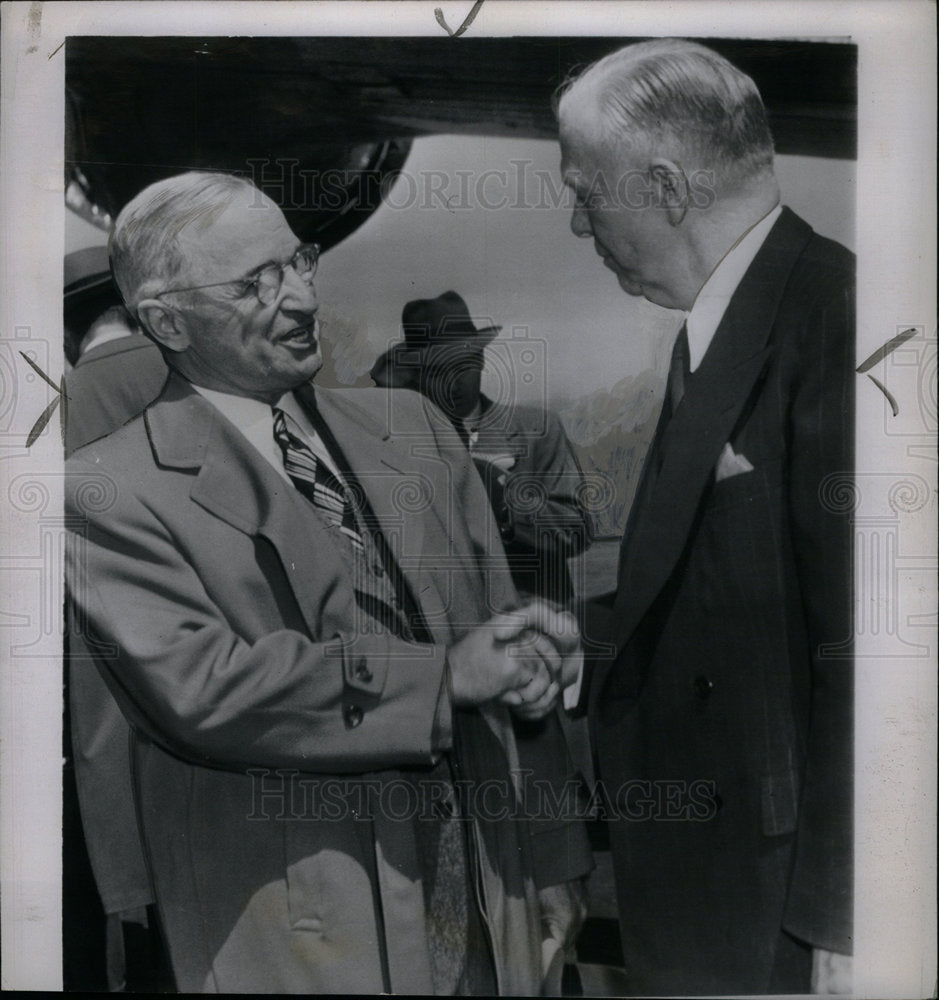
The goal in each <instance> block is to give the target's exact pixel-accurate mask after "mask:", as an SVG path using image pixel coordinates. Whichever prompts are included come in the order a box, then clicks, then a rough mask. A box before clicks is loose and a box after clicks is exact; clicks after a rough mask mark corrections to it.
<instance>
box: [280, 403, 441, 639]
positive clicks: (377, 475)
mask: <svg viewBox="0 0 939 1000" xmlns="http://www.w3.org/2000/svg"><path fill="white" fill-rule="evenodd" d="M395 391H396V390H391V392H390V393H389V396H388V403H389V406H391V405H393V404H394V401H395V398H396V397H395V395H394V394H395ZM310 392H311V389H309V388H307V387H303V388H301V389H299V390H297V393H296V395H297V397H298V399H299V400H300V401H301V403H303V405H304V406H307V407H309V406H310V404H311V402H312V400H311V396H310ZM315 405H316V407H317V409H318V410H319V412H320V415H321V416H322V418H323V420H324V421H325V422H326V424H327V426H328V427H329V429H330V431H331V432H332V434H333V436H334V437H335V439H336V443H337V444H338V445H339V447H340V448H341V449H342V452H343V456H344V458H345V460H346V462H347V463H348V464H349V468H350V469H351V470H352V472H353V474H354V475H355V478H356V479H357V480H358V482H359V484H360V485H361V487H362V489H363V491H364V493H365V495H366V497H367V498H368V502H369V504H370V506H371V508H372V511H373V512H374V514H375V517H376V519H377V520H378V524H379V526H380V528H381V531H382V534H383V535H384V537H385V540H386V541H387V543H388V545H389V547H390V549H391V551H392V553H393V554H394V557H395V560H396V561H397V563H398V565H399V567H400V569H401V572H402V573H403V574H404V577H405V579H406V580H407V582H408V586H409V587H410V589H411V592H412V594H413V595H414V597H415V598H416V600H417V601H418V603H419V604H420V606H421V610H422V612H423V613H424V616H425V618H426V619H427V621H428V622H429V623H430V625H431V627H432V628H433V623H434V622H435V621H444V620H446V618H447V615H446V610H447V607H448V604H449V601H450V595H449V589H450V579H449V577H448V576H447V574H446V568H443V569H441V568H440V566H439V558H438V559H436V560H435V559H433V558H430V557H428V556H426V555H425V548H426V542H427V539H426V538H425V533H426V532H427V531H428V529H429V527H430V523H429V522H428V520H427V518H428V516H432V517H433V518H434V519H435V522H436V526H437V527H438V528H439V531H440V533H442V535H443V537H447V536H448V535H449V531H448V528H447V525H446V522H445V520H444V519H443V518H442V517H441V508H442V509H443V510H447V509H448V498H449V490H448V485H447V483H446V482H445V481H444V480H443V478H442V476H437V477H436V478H432V477H433V474H434V473H435V472H437V473H439V472H441V471H442V469H441V466H440V463H439V461H435V462H428V461H425V460H423V457H424V455H423V453H424V452H425V451H426V447H422V444H421V443H418V442H416V441H414V440H413V439H410V438H406V439H404V440H403V441H401V440H396V438H395V435H394V434H392V433H391V432H390V431H389V429H388V425H389V423H391V424H392V426H393V421H385V422H384V423H383V422H381V421H379V420H377V419H376V418H375V417H374V416H373V415H372V414H370V413H368V412H367V411H366V410H365V409H363V408H362V407H359V406H356V405H355V404H354V403H353V401H352V400H350V399H349V396H348V395H347V394H345V393H341V392H333V391H331V390H329V389H323V388H320V387H319V386H318V387H317V388H316V398H315ZM424 444H425V445H426V442H425V443H424ZM433 455H434V457H435V458H436V457H438V453H437V450H436V449H434V451H433ZM428 503H429V508H428ZM433 551H434V552H435V553H436V554H437V555H438V556H439V555H440V554H441V553H442V552H443V551H445V549H443V548H441V547H438V546H434V547H433Z"/></svg>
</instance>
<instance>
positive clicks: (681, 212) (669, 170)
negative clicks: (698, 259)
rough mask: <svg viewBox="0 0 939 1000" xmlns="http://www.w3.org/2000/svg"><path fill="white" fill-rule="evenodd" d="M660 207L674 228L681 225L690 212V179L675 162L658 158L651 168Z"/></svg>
mask: <svg viewBox="0 0 939 1000" xmlns="http://www.w3.org/2000/svg"><path fill="white" fill-rule="evenodd" d="M650 173H651V174H652V184H653V186H654V188H655V191H656V195H657V197H658V203H659V205H660V206H661V207H662V208H664V209H665V211H666V214H667V216H668V221H669V222H670V223H671V224H672V225H673V226H678V225H680V224H681V222H682V220H683V219H684V218H685V213H686V212H687V211H688V203H689V201H688V178H687V177H685V172H684V170H682V169H681V167H680V166H679V165H678V164H677V163H675V161H674V160H666V159H665V158H664V157H661V156H657V157H656V158H655V159H654V160H653V161H652V165H651V168H650Z"/></svg>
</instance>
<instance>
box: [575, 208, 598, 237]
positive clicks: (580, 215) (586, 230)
mask: <svg viewBox="0 0 939 1000" xmlns="http://www.w3.org/2000/svg"><path fill="white" fill-rule="evenodd" d="M571 232H572V233H573V234H574V235H575V236H576V237H577V238H578V239H586V238H587V237H590V236H593V227H592V226H591V225H590V216H589V215H588V214H587V211H586V209H584V208H581V206H579V205H577V206H576V207H575V208H574V210H573V212H571Z"/></svg>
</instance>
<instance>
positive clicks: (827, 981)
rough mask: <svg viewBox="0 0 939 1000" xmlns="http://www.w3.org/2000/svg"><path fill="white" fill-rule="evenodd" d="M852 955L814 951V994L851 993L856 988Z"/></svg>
mask: <svg viewBox="0 0 939 1000" xmlns="http://www.w3.org/2000/svg"><path fill="white" fill-rule="evenodd" d="M852 965H853V963H852V960H851V956H850V955H842V954H841V953H840V952H837V951H826V950H825V949H824V948H813V949H812V992H813V993H829V994H831V993H850V992H851V991H852V989H853V988H854V984H853V980H854V976H853V970H852Z"/></svg>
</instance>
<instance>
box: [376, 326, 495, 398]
mask: <svg viewBox="0 0 939 1000" xmlns="http://www.w3.org/2000/svg"><path fill="white" fill-rule="evenodd" d="M501 330H502V327H501V326H484V327H482V328H481V329H479V330H477V331H476V332H475V333H467V334H463V335H461V336H460V335H456V334H454V335H452V336H450V337H448V338H446V339H443V340H438V341H434V342H433V343H425V344H414V343H411V344H409V343H407V341H403V340H402V341H399V342H398V343H397V344H392V345H391V347H389V348H388V350H387V351H385V353H384V354H382V355H380V356H379V357H378V359H377V360H376V361H375V364H373V365H372V367H371V369H370V371H369V375H370V376H371V377H372V380H373V381H374V382H375V384H376V385H378V386H382V387H384V388H389V389H411V388H414V387H415V386H416V382H417V374H418V372H419V371H420V369H421V367H422V365H423V362H424V358H425V357H427V356H428V355H429V354H430V352H431V351H433V350H439V349H441V348H444V349H445V348H452V347H453V346H454V345H455V344H461V345H465V346H467V347H475V348H479V349H480V350H481V349H482V348H484V347H488V345H489V344H491V343H492V342H493V340H495V339H496V337H497V336H498V335H499V332H500V331H501Z"/></svg>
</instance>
